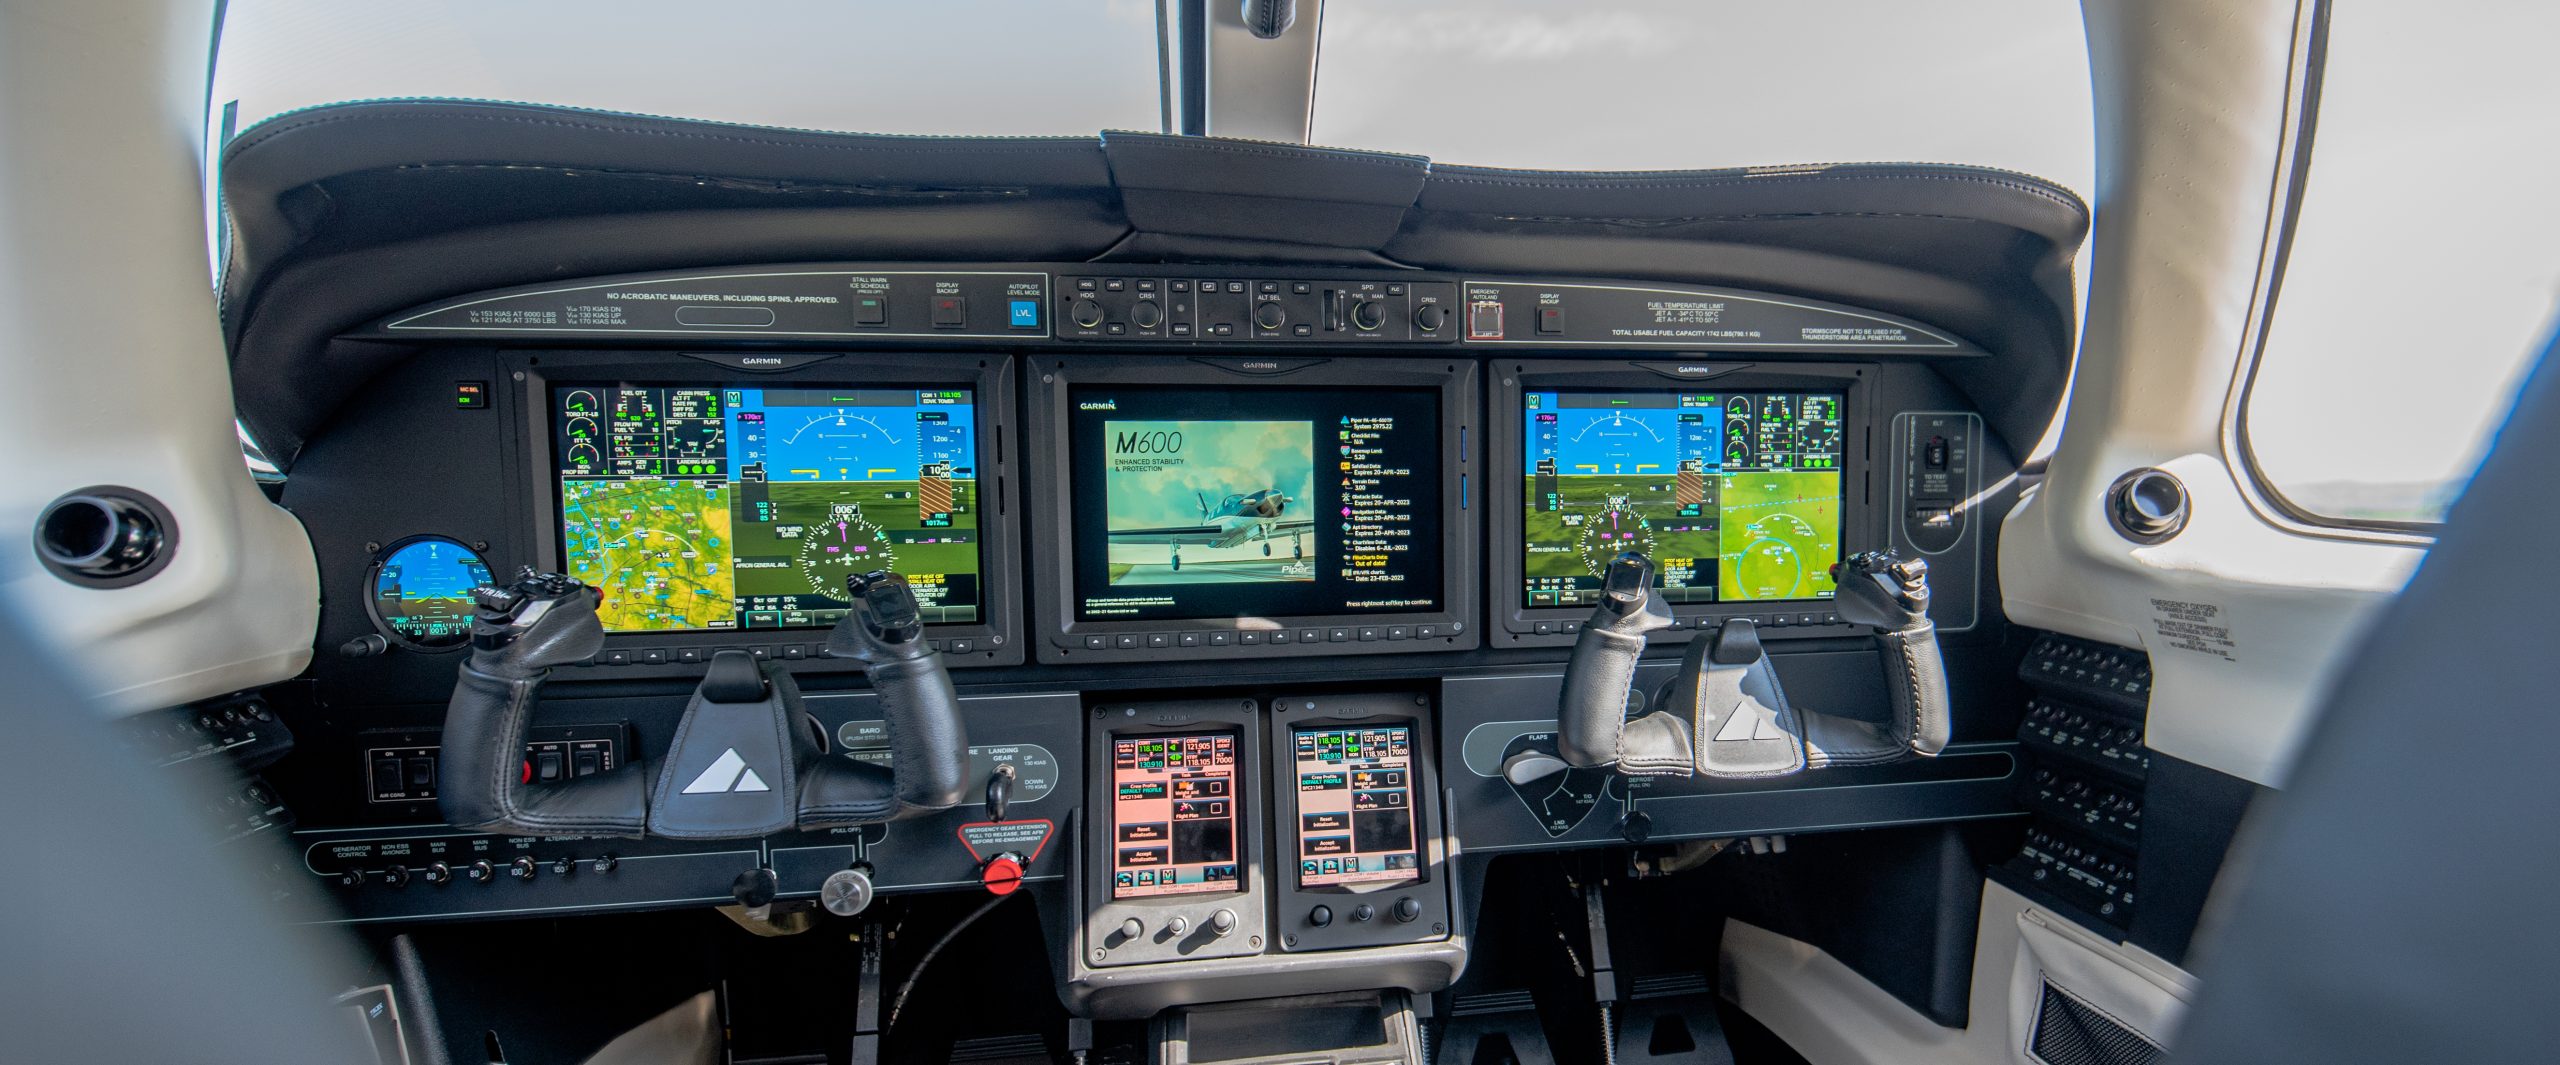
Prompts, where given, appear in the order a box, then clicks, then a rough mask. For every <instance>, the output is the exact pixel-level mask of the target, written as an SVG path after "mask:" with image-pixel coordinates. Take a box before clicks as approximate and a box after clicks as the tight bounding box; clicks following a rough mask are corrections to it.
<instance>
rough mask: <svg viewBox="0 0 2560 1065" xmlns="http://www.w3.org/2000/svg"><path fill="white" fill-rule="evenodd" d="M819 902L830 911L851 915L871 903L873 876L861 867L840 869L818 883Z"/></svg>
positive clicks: (844, 915) (838, 914)
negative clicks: (823, 881)
mask: <svg viewBox="0 0 2560 1065" xmlns="http://www.w3.org/2000/svg"><path fill="white" fill-rule="evenodd" d="M818 903H819V905H822V906H825V907H826V908H827V912H828V913H832V914H834V915H836V916H838V917H851V916H853V915H855V914H857V913H861V912H862V911H863V910H864V909H865V908H868V907H869V906H870V905H871V877H870V875H869V874H866V873H864V872H863V871H862V870H860V869H838V870H836V871H835V872H833V873H830V874H828V875H827V879H826V882H825V883H822V884H819V885H818Z"/></svg>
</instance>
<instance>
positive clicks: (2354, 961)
mask: <svg viewBox="0 0 2560 1065" xmlns="http://www.w3.org/2000/svg"><path fill="white" fill-rule="evenodd" d="M2555 457H2560V364H2555V362H2554V360H2553V359H2552V358H2551V356H2550V354H2549V352H2546V353H2545V354H2544V356H2543V360H2542V364H2541V366H2540V368H2539V369H2538V370H2536V371H2535V373H2534V374H2533V376H2532V378H2531V380H2530V381H2529V382H2528V383H2527V384H2526V386H2525V388H2524V391H2523V394H2522V395H2521V397H2520V398H2519V399H2518V401H2517V405H2516V408H2515V412H2514V415H2513V417H2512V418H2511V419H2510V420H2509V422H2508V423H2507V426H2506V428H2505V429H2504V430H2503V431H2502V432H2500V433H2499V435H2498V441H2497V446H2496V449H2495V450H2494V451H2492V452H2491V453H2490V455H2489V458H2488V461H2487V462H2486V463H2484V464H2483V465H2482V466H2481V469H2480V471H2479V474H2478V476H2477V477H2475V478H2474V479H2473V481H2472V484H2471V488H2470V491H2469V492H2468V493H2467V494H2466V495H2465V496H2464V497H2463V498H2462V500H2461V502H2460V503H2459V504H2457V505H2456V506H2455V507H2454V509H2453V513H2452V515H2451V516H2450V518H2449V519H2448V522H2447V528H2446V532H2445V535H2444V536H2443V538H2442V539H2440V540H2439V541H2437V544H2436V547H2435V549H2434V550H2433V551H2432V552H2430V553H2429V554H2428V556H2427V559H2426V561H2425V563H2424V564H2423V565H2421V566H2420V567H2419V569H2418V571H2417V574H2416V575H2415V576H2414V577H2412V578H2411V579H2410V581H2409V585H2408V588H2407V590H2406V591H2404V592H2402V593H2401V595H2400V598H2399V599H2398V600H2397V601H2396V602H2394V603H2393V604H2391V605H2390V606H2389V607H2388V608H2386V609H2385V610H2384V611H2383V612H2382V616H2381V618H2380V619H2379V620H2378V622H2377V623H2376V624H2375V625H2374V627H2373V629H2372V631H2371V632H2370V634H2369V635H2368V636H2367V637H2366V638H2365V640H2364V641H2363V644H2362V646H2361V647H2359V648H2358V649H2357V650H2356V651H2355V652H2354V653H2353V654H2351V655H2349V656H2347V658H2346V662H2347V665H2346V668H2345V669H2344V670H2342V671H2341V672H2340V674H2339V676H2338V678H2337V680H2336V683H2335V685H2334V686H2333V687H2332V689H2331V692H2330V695H2329V697H2328V699H2327V709H2326V711H2325V713H2324V715H2323V717H2322V719H2321V721H2320V723H2319V724H2318V726H2317V727H2316V728H2315V730H2314V731H2313V733H2312V736H2311V738H2310V740H2309V741H2308V742H2307V743H2306V745H2305V746H2304V748H2303V750H2302V753H2301V756H2300V759H2299V760H2298V761H2297V762H2296V764H2295V767H2294V770H2293V774H2292V777H2291V779H2290V780H2288V781H2287V782H2286V784H2285V788H2284V790H2283V791H2281V792H2278V793H2276V794H2274V795H2272V796H2270V797H2269V798H2268V799H2267V801H2265V802H2263V803H2261V804H2260V805H2259V806H2258V807H2257V808H2256V812H2255V813H2253V815H2252V816H2251V819H2250V820H2249V821H2248V822H2247V823H2246V825H2245V827H2244V828H2243V829H2242V834H2241V838H2240V841H2239V842H2238V843H2237V844H2236V845H2235V846H2234V847H2233V849H2232V855H2233V857H2232V865H2231V867H2230V869H2229V870H2228V871H2227V872H2226V873H2225V874H2224V876H2223V878H2222V882H2221V884H2220V885H2218V886H2217V888H2216V893H2215V896H2214V898H2213V901H2212V902H2211V903H2210V904H2209V906H2208V907H2207V909H2206V912H2205V921H2206V928H2205V930H2204V931H2203V932H2201V933H2200V934H2199V935H2198V937H2197V940H2196V944H2197V948H2196V952H2197V957H2198V959H2199V960H2198V969H2199V976H2200V977H2201V978H2202V980H2203V991H2202V999H2201V1001H2200V1002H2199V1003H2198V1005H2197V1009H2196V1011H2195V1013H2194V1014H2193V1015H2192V1017H2191V1018H2190V1019H2189V1021H2188V1023H2187V1025H2186V1027H2185V1030H2184V1032H2183V1033H2182V1035H2181V1036H2180V1037H2179V1039H2178V1045H2177V1046H2176V1047H2175V1048H2174V1049H2175V1051H2176V1056H2177V1057H2178V1058H2179V1059H2181V1060H2184V1061H2190V1062H2206V1063H2230V1065H2242V1063H2246V1065H2270V1063H2282V1062H2320V1063H2323V1065H2335V1063H2339V1062H2392V1063H2399V1062H2419V1061H2425V1062H2491V1061H2550V1060H2552V1059H2554V1058H2555V1057H2560V1009H2555V1008H2553V1006H2554V1003H2555V1002H2560V977H2555V976H2554V972H2555V969H2554V959H2560V910H2555V909H2554V907H2553V904H2552V885H2553V884H2554V883H2560V845H2555V844H2554V831H2555V829H2554V826H2556V825H2560V788H2554V787H2553V786H2552V782H2551V778H2552V774H2553V757H2554V752H2560V696H2555V694H2554V693H2560V611H2555V610H2554V606H2553V603H2554V600H2553V597H2552V587H2553V585H2552V580H2551V577H2550V573H2549V570H2548V567H2549V566H2550V565H2551V558H2552V549H2551V541H2552V534H2553V531H2554V530H2556V529H2560V492H2554V491H2553V487H2554V485H2555V484H2560V479H2555V477H2554V474H2553V472H2552V470H2553V461H2554V459H2555Z"/></svg>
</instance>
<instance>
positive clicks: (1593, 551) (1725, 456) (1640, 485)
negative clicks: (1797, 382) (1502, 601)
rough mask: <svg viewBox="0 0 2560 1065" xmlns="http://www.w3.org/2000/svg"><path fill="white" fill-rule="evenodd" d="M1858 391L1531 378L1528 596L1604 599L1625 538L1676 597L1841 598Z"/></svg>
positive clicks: (1544, 603) (1527, 400) (1527, 404)
mask: <svg viewBox="0 0 2560 1065" xmlns="http://www.w3.org/2000/svg"><path fill="white" fill-rule="evenodd" d="M1844 399H1845V396H1844V395H1843V394H1841V393H1837V392H1810V393H1794V392H1714V393H1706V392H1670V391H1641V392H1635V391H1631V392H1561V391H1559V392H1530V393H1527V394H1526V395H1524V396H1523V397H1522V407H1523V409H1522V411H1521V417H1522V419H1523V421H1524V428H1525V432H1524V434H1523V437H1522V439H1523V447H1524V450H1525V454H1524V456H1523V458H1524V460H1525V469H1526V470H1527V471H1528V475H1527V483H1526V484H1525V485H1524V486H1523V489H1524V491H1525V493H1526V495H1525V496H1524V504H1525V505H1524V508H1523V510H1524V513H1523V519H1524V523H1523V529H1524V532H1525V535H1524V536H1523V537H1522V552H1523V553H1522V557H1521V574H1522V578H1523V584H1524V587H1523V588H1522V590H1521V595H1522V600H1521V601H1522V605H1524V606H1530V607H1550V606H1584V605H1589V604H1592V603H1595V602H1598V601H1599V596H1600V574H1601V572H1602V570H1603V569H1604V568H1605V567H1606V566H1607V564H1608V561H1609V559H1610V558H1612V557H1614V556H1616V555H1617V554H1618V553H1619V552H1621V551H1639V552H1642V553H1644V554H1645V555H1646V556H1647V557H1649V558H1651V559H1652V560H1653V566H1654V569H1653V575H1654V586H1655V587H1656V588H1657V589H1659V590H1660V593H1661V594H1662V596H1663V597H1664V598H1665V599H1667V600H1669V601H1670V602H1672V603H1675V604H1676V603H1712V602H1735V601H1761V600H1787V599H1828V598H1831V596H1832V594H1833V586H1832V582H1831V572H1830V571H1831V565H1832V563H1834V562H1837V561H1839V560H1840V522H1841V514H1840V504H1841V484H1842V474H1841V466H1840V459H1841V452H1842V447H1841V443H1842V436H1841V407H1842V403H1843V401H1844Z"/></svg>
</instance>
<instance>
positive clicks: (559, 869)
mask: <svg viewBox="0 0 2560 1065" xmlns="http://www.w3.org/2000/svg"><path fill="white" fill-rule="evenodd" d="M577 868H578V860H577V859H575V858H553V859H551V875H553V876H567V875H569V874H570V873H572V872H575V871H576V870H577Z"/></svg>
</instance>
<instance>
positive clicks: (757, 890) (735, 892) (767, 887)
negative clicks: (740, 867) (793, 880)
mask: <svg viewBox="0 0 2560 1065" xmlns="http://www.w3.org/2000/svg"><path fill="white" fill-rule="evenodd" d="M781 893H782V878H781V877H779V876H776V875H774V872H773V870H772V869H770V868H767V867H764V866H758V867H756V868H754V869H749V870H747V871H746V872H743V873H740V874H738V878H737V879H735V880H732V881H730V882H729V897H730V898H733V899H736V900H738V905H740V906H744V907H746V908H748V909H750V910H752V909H755V908H756V907H759V906H771V905H773V897H774V896H775V895H778V894H781Z"/></svg>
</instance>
